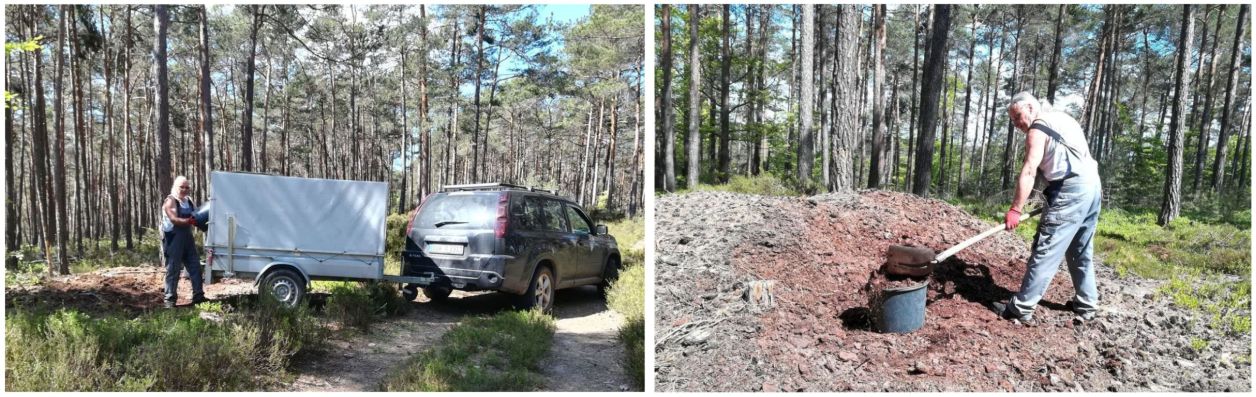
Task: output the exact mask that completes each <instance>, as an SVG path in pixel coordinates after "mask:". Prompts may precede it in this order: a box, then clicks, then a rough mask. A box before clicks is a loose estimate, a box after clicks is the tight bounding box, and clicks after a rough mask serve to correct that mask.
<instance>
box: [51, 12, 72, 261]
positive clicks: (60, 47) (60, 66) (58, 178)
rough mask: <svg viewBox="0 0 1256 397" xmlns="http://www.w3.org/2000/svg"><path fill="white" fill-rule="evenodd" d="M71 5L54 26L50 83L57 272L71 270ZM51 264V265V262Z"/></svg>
mask: <svg viewBox="0 0 1256 397" xmlns="http://www.w3.org/2000/svg"><path fill="white" fill-rule="evenodd" d="M70 7H73V6H68V5H63V6H59V7H58V8H60V10H59V13H58V18H57V21H58V23H59V25H58V26H59V28H58V30H57V48H56V51H57V80H56V81H55V82H54V84H53V90H54V92H55V93H56V94H55V95H54V97H55V98H56V99H55V101H56V107H54V108H53V115H54V116H55V117H56V123H57V124H56V125H57V141H56V142H55V143H54V144H53V147H52V149H53V151H54V155H53V160H55V165H54V166H53V171H54V172H53V177H52V186H53V189H54V192H53V194H54V196H53V197H54V203H55V205H56V210H57V217H56V222H57V223H56V225H57V229H56V230H57V272H58V274H62V275H65V274H70V259H69V256H67V255H66V242H67V240H69V229H68V224H67V223H68V222H67V220H66V217H67V216H68V214H67V212H66V191H65V189H66V186H65V184H66V182H65V180H66V174H65V172H66V170H65V100H64V98H63V97H62V91H63V89H62V87H64V86H65V84H64V82H65V42H66V39H67V37H66V36H69V31H68V30H67V28H66V19H68V16H69V9H70ZM50 267H51V266H50Z"/></svg>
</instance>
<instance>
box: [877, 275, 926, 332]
mask: <svg viewBox="0 0 1256 397" xmlns="http://www.w3.org/2000/svg"><path fill="white" fill-rule="evenodd" d="M928 285H929V281H928V280H925V281H923V282H921V283H920V284H916V285H913V286H908V287H900V288H886V289H883V290H881V298H880V299H879V301H880V307H877V308H874V310H877V311H878V313H877V330H878V331H881V332H884V333H894V334H905V333H909V332H912V331H915V330H918V329H920V327H922V326H924V325H925V299H926V298H927V297H928V291H929V290H928V289H927V288H925V287H927V286H928Z"/></svg>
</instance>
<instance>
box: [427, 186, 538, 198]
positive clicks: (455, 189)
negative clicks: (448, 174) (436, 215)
mask: <svg viewBox="0 0 1256 397" xmlns="http://www.w3.org/2000/svg"><path fill="white" fill-rule="evenodd" d="M440 190H441V191H442V192H469V191H476V190H526V191H529V192H542V193H549V194H552V195H555V196H557V195H558V191H557V190H547V189H540V188H536V187H532V186H520V185H512V184H509V183H473V184H468V185H445V186H441V188H440Z"/></svg>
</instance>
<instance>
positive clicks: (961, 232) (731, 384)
mask: <svg viewBox="0 0 1256 397" xmlns="http://www.w3.org/2000/svg"><path fill="white" fill-rule="evenodd" d="M656 221H657V224H656V240H657V245H656V247H657V249H658V256H657V257H658V258H659V259H658V263H657V267H656V273H655V274H656V285H657V287H656V308H655V312H656V313H657V316H656V319H655V321H656V324H657V326H656V328H655V329H656V339H655V340H656V343H657V344H656V346H655V353H656V355H655V357H656V362H655V368H656V369H655V371H656V380H657V382H658V383H657V385H656V387H655V390H658V391H774V390H781V391H791V390H806V391H848V390H853V391H942V390H956V391H961V390H963V391H1000V390H1015V391H1050V390H1092V391H1100V390H1120V391H1132V390H1190V391H1195V390H1209V391H1245V390H1250V383H1249V376H1250V375H1249V374H1250V363H1248V362H1240V361H1242V360H1240V357H1250V345H1249V343H1250V339H1249V338H1250V336H1248V335H1241V336H1225V335H1220V334H1217V333H1215V332H1214V331H1212V330H1210V329H1208V328H1207V327H1206V326H1205V325H1204V323H1205V322H1206V320H1207V319H1201V318H1199V316H1198V315H1196V314H1193V313H1190V312H1185V311H1182V310H1180V309H1177V308H1174V307H1172V306H1171V305H1168V304H1167V303H1165V302H1163V301H1160V300H1157V299H1156V298H1155V297H1154V294H1153V292H1154V291H1155V290H1156V289H1157V288H1158V287H1159V285H1160V283H1159V282H1157V281H1154V280H1143V279H1137V278H1123V279H1116V277H1115V275H1114V274H1113V273H1112V272H1111V270H1110V269H1108V268H1107V267H1104V266H1100V267H1099V271H1098V277H1099V288H1100V293H1101V300H1102V301H1101V305H1103V307H1102V313H1101V315H1100V317H1099V319H1098V320H1097V321H1094V322H1091V323H1088V324H1087V325H1085V326H1083V327H1080V328H1075V327H1074V326H1073V325H1072V323H1071V321H1070V320H1071V318H1072V315H1071V313H1070V312H1069V311H1067V310H1066V309H1065V308H1064V304H1065V303H1066V302H1067V301H1068V300H1069V298H1070V297H1071V295H1072V292H1073V291H1072V285H1071V282H1070V280H1069V276H1068V273H1067V271H1062V272H1060V273H1059V274H1057V277H1056V278H1055V280H1054V282H1053V283H1052V286H1051V288H1050V290H1049V292H1048V294H1047V296H1046V298H1045V299H1044V302H1043V304H1042V306H1040V309H1039V312H1038V313H1037V315H1036V317H1037V318H1038V319H1039V320H1040V321H1041V322H1042V325H1040V326H1038V327H1035V328H1026V327H1022V326H1019V325H1015V324H1013V323H1011V322H1008V321H1002V320H998V319H997V318H996V316H995V314H994V313H993V312H991V311H990V310H989V309H987V306H988V305H989V304H990V303H991V302H994V301H996V300H1005V299H1007V298H1008V297H1009V296H1010V295H1011V294H1012V291H1014V290H1016V289H1018V288H1019V282H1020V277H1021V274H1022V272H1023V269H1024V266H1025V256H1026V254H1027V252H1028V244H1026V243H1025V242H1024V241H1022V240H1020V239H1019V238H1017V237H1016V236H1014V235H1012V234H1010V233H1000V234H998V235H996V236H994V237H992V238H990V239H987V240H985V241H983V242H981V243H979V244H977V245H975V246H973V247H971V248H969V249H968V250H965V251H962V252H961V253H960V254H958V255H957V256H956V257H955V258H954V259H952V260H948V261H946V262H944V263H943V264H941V266H940V267H939V270H938V271H937V272H936V273H935V275H934V276H933V278H932V280H931V283H930V286H929V291H928V309H927V319H926V324H925V326H924V327H923V328H922V329H920V330H918V331H916V332H914V333H911V334H905V335H892V334H881V333H877V332H873V331H871V330H870V329H869V324H868V323H869V321H870V319H869V314H868V308H867V301H868V293H867V292H866V291H865V290H864V288H863V287H864V285H865V284H866V283H867V282H868V280H869V276H870V274H872V272H873V271H875V270H876V269H877V268H878V267H879V266H880V265H881V264H882V263H883V262H884V253H885V249H886V248H887V247H888V246H889V245H892V244H904V245H914V246H922V247H928V248H931V249H934V250H941V249H944V248H946V247H949V246H950V245H953V244H956V243H958V242H960V241H962V240H963V239H965V238H967V237H968V236H970V235H973V234H976V233H978V232H979V231H981V230H982V229H984V228H987V227H989V226H992V225H988V224H985V223H983V222H980V221H978V220H976V219H974V218H973V217H971V216H970V215H968V214H966V213H964V212H962V211H960V210H959V209H958V208H956V207H953V206H951V205H948V204H946V203H943V202H941V201H937V200H929V199H922V198H919V197H915V196H911V195H905V194H898V193H890V192H867V193H863V194H860V195H823V196H816V197H812V198H773V197H760V196H750V195H739V194H730V193H692V194H685V195H671V196H663V197H660V198H659V200H658V202H657V211H656ZM1100 238H1102V237H1100ZM748 287H749V288H748ZM747 290H749V292H747ZM763 295H769V296H770V298H769V299H765V298H764V297H763ZM1192 338H1203V339H1207V340H1209V341H1211V343H1210V347H1209V348H1208V349H1205V350H1204V351H1202V352H1198V353H1197V352H1195V351H1194V350H1193V349H1191V348H1190V347H1189V342H1190V340H1191V339H1192Z"/></svg>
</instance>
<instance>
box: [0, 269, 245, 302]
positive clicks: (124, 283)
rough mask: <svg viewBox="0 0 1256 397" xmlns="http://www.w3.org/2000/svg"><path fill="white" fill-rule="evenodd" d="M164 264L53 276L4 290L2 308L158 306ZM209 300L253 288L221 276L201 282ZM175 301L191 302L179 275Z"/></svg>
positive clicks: (189, 291)
mask: <svg viewBox="0 0 1256 397" xmlns="http://www.w3.org/2000/svg"><path fill="white" fill-rule="evenodd" d="M165 277H166V270H165V269H164V268H159V267H152V266H144V267H115V268H108V269H102V270H97V271H93V272H90V273H83V274H73V275H69V276H54V277H51V278H47V279H45V280H44V281H43V282H42V283H40V284H38V285H35V286H29V287H12V288H8V289H6V290H5V298H6V301H5V308H6V309H11V308H13V307H67V308H75V309H78V310H81V311H87V312H98V311H143V310H149V309H155V308H160V307H162V299H163V296H164V293H163V289H164V287H163V285H164V283H165ZM204 288H205V297H206V298H208V299H210V300H215V299H221V298H225V297H228V296H233V295H241V294H247V293H251V292H253V284H252V282H251V280H242V279H238V278H236V279H224V280H215V281H214V284H206V285H205V287H204ZM178 295H179V301H178V303H177V304H178V305H188V304H191V303H192V283H191V282H190V281H188V279H187V277H186V276H184V277H181V278H180V279H179V293H178Z"/></svg>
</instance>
